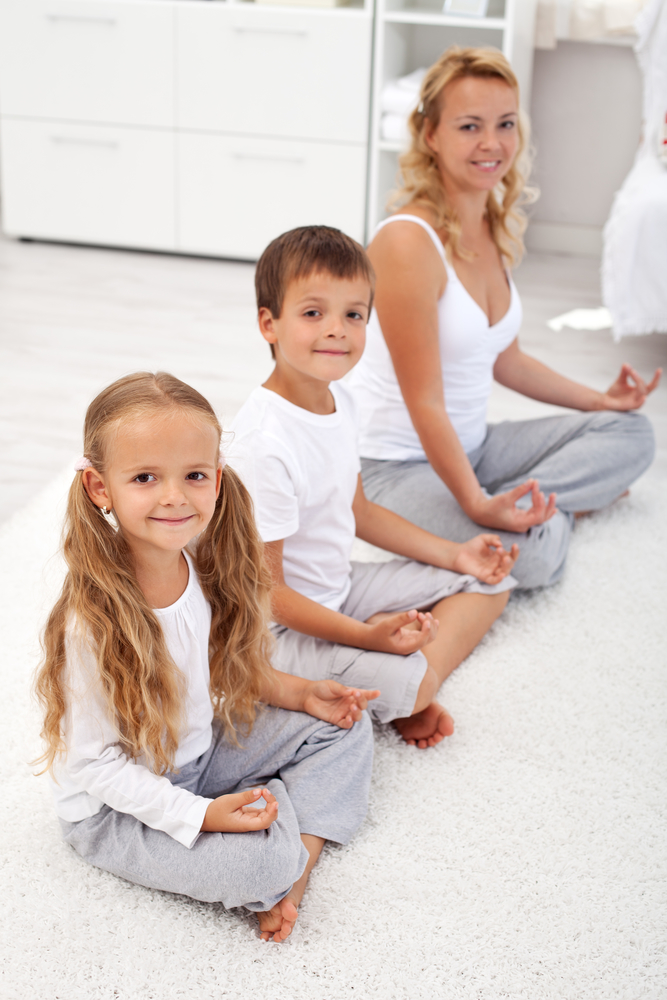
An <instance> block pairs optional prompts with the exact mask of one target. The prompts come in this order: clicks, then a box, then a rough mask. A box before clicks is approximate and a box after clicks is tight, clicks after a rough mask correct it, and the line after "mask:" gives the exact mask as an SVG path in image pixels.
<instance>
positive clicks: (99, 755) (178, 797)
mask: <svg viewBox="0 0 667 1000" xmlns="http://www.w3.org/2000/svg"><path fill="white" fill-rule="evenodd" d="M185 557H186V559H187V562H188V569H189V571H190V576H189V579H188V585H187V587H186V588H185V590H184V592H183V594H182V595H181V596H180V597H179V599H178V600H177V601H176V603H175V604H172V605H170V607H168V608H156V609H155V614H156V615H157V617H158V619H159V621H160V624H161V626H162V630H163V632H164V637H165V640H166V643H167V648H168V650H169V653H170V654H171V657H172V659H173V660H174V663H175V664H176V666H177V667H178V668H179V670H181V672H182V673H183V675H184V677H185V685H186V691H187V697H186V702H185V706H184V709H185V711H184V727H183V735H182V737H181V739H180V741H179V745H178V749H177V751H176V755H175V758H174V764H175V766H176V767H182V766H183V765H184V764H188V763H189V762H190V761H192V760H196V758H197V757H200V756H201V755H202V754H203V753H204V752H205V751H206V750H208V748H209V747H210V745H211V739H212V728H211V723H212V721H213V705H212V704H211V697H210V694H209V677H210V674H209V664H208V642H209V634H210V631H211V608H210V605H209V603H208V601H207V600H206V598H205V597H204V594H203V592H202V589H201V587H200V585H199V580H198V578H197V573H196V571H195V568H194V566H193V563H192V559H191V557H190V556H189V555H188V554H187V553H186V554H185ZM66 684H67V688H68V697H67V710H66V712H65V716H64V718H63V723H62V730H63V740H64V742H65V746H66V747H67V756H66V757H64V758H63V757H61V758H59V759H58V761H57V765H56V767H55V768H54V777H55V779H56V781H55V782H52V788H53V794H54V798H55V803H56V812H57V814H58V816H60V817H61V818H62V819H64V820H67V821H69V822H70V823H77V822H78V821H79V820H82V819H87V818H88V817H89V816H94V815H95V814H96V813H98V812H99V811H100V809H101V808H102V806H103V805H105V804H106V805H108V806H111V808H112V809H116V810H117V811H118V812H125V813H130V814H131V815H132V816H136V818H137V819H138V820H140V821H141V822H142V823H145V824H146V826H150V827H153V829H154V830H163V831H164V832H165V833H168V834H169V836H170V837H173V838H174V840H177V841H178V842H179V843H181V844H183V845H184V846H185V847H192V845H193V844H194V843H195V841H196V840H197V838H198V836H199V833H200V831H201V825H202V823H203V821H204V815H205V813H206V810H207V808H208V806H209V803H210V802H212V799H207V798H204V797H203V796H201V795H194V794H193V793H192V792H189V791H187V790H186V789H184V788H178V787H177V786H175V785H172V783H171V782H170V781H169V779H168V778H166V777H164V776H160V775H157V774H155V773H154V772H153V771H151V770H150V769H149V768H148V767H147V766H146V764H145V762H144V761H143V759H142V758H138V759H137V760H132V759H130V758H129V757H127V756H126V755H125V753H124V751H123V747H122V742H121V739H120V736H119V734H118V730H117V729H116V727H115V725H114V722H113V720H112V719H111V718H110V717H109V714H108V710H107V706H106V700H105V697H104V693H103V691H102V687H101V684H100V681H99V678H98V672H97V664H96V662H95V656H94V655H93V652H92V651H91V649H90V647H89V645H88V644H87V643H86V642H85V639H84V638H83V637H82V636H80V635H77V633H76V630H75V628H74V627H72V628H71V629H70V630H69V633H68V636H67V667H66Z"/></svg>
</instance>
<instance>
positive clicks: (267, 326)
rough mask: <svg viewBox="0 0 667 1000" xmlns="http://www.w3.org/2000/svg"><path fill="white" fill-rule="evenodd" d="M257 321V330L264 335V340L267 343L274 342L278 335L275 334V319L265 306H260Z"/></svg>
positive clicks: (276, 340)
mask: <svg viewBox="0 0 667 1000" xmlns="http://www.w3.org/2000/svg"><path fill="white" fill-rule="evenodd" d="M257 322H258V323H259V332H260V333H261V335H262V336H263V337H264V340H266V341H267V343H269V344H276V343H277V342H278V337H277V336H276V331H275V328H274V327H275V321H274V319H273V314H272V312H271V310H270V309H267V307H266V306H262V308H261V309H260V310H259V313H258V314H257Z"/></svg>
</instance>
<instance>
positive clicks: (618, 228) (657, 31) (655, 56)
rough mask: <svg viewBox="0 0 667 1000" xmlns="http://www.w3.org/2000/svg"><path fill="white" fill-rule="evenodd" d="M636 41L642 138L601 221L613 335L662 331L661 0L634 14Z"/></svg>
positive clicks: (665, 34) (665, 207) (665, 62)
mask: <svg viewBox="0 0 667 1000" xmlns="http://www.w3.org/2000/svg"><path fill="white" fill-rule="evenodd" d="M636 27H637V33H638V35H639V40H638V42H637V45H636V46H635V50H636V52H637V59H638V61H639V65H640V67H641V70H642V73H643V76H644V103H643V117H644V128H643V138H642V142H641V145H640V147H639V150H638V152H637V156H636V158H635V162H634V165H633V167H632V170H631V171H630V173H629V174H628V176H627V177H626V179H625V181H624V183H623V186H622V187H621V189H620V191H619V192H618V193H617V194H616V197H615V198H614V203H613V205H612V208H611V213H610V216H609V219H608V220H607V224H606V226H605V229H604V247H603V255H602V301H603V302H604V304H605V305H606V306H607V308H608V309H609V311H610V313H611V315H612V319H613V334H614V339H615V340H619V339H620V338H621V337H623V336H627V335H629V334H642V333H667V281H666V280H665V275H667V164H665V162H664V160H663V159H662V157H661V152H662V139H663V129H664V125H665V120H666V116H667V0H650V2H649V4H648V6H647V7H646V8H645V10H644V11H643V12H642V14H641V15H640V16H639V17H638V18H637V22H636Z"/></svg>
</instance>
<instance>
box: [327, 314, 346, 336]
mask: <svg viewBox="0 0 667 1000" xmlns="http://www.w3.org/2000/svg"><path fill="white" fill-rule="evenodd" d="M325 336H326V337H344V336H345V324H344V323H343V320H342V318H341V317H340V316H332V317H331V320H330V322H329V324H328V326H327V332H326V334H325Z"/></svg>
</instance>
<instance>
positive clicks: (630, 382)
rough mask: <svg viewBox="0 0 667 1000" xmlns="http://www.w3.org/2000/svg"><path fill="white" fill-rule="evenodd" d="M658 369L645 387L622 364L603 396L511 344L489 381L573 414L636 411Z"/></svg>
mask: <svg viewBox="0 0 667 1000" xmlns="http://www.w3.org/2000/svg"><path fill="white" fill-rule="evenodd" d="M661 374H662V369H661V368H658V369H656V371H655V374H654V376H653V378H652V379H651V381H650V382H649V383H648V385H647V384H646V383H645V382H644V381H643V379H642V378H641V376H640V375H639V374H638V373H637V372H636V371H635V370H634V368H632V367H631V366H630V365H627V364H624V365H623V366H622V367H621V372H620V375H619V376H618V378H617V379H616V381H615V382H614V384H613V385H612V386H611V387H610V388H609V389H608V390H607V392H597V390H595V389H589V388H588V386H585V385H580V383H579V382H573V381H572V380H571V379H569V378H565V376H564V375H559V374H558V372H555V371H553V370H552V369H551V368H548V367H547V366H546V365H543V364H542V363H541V362H540V361H537V360H536V359H535V358H531V357H530V356H529V355H528V354H524V353H523V351H522V350H521V349H520V347H519V341H518V339H517V340H513V341H512V343H511V344H510V345H509V347H508V348H506V349H505V350H504V351H503V353H502V354H499V355H498V358H497V359H496V364H495V366H494V369H493V377H494V378H495V380H496V381H497V382H500V384H501V385H504V386H507V388H508V389H513V390H514V391H515V392H520V393H521V394H522V395H523V396H529V397H530V398H531V399H537V400H539V401H540V402H541V403H552V404H553V405H555V406H567V407H570V409H573V410H586V411H588V410H636V409H638V408H639V407H640V406H642V405H643V404H644V402H645V401H646V397H647V396H648V395H649V393H651V392H653V390H654V389H655V388H656V386H657V385H658V382H659V381H660V375H661Z"/></svg>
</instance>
